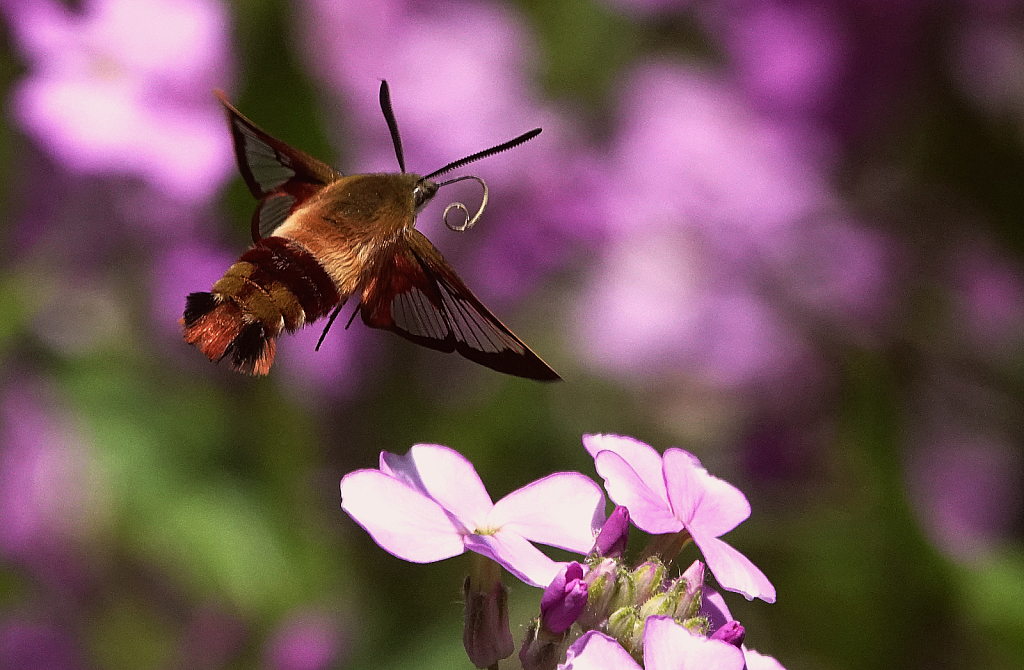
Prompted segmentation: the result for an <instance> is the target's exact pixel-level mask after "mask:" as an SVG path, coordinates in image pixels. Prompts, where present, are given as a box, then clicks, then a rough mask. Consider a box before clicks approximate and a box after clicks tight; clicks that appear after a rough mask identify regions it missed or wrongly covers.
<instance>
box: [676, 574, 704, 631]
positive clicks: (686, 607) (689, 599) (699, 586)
mask: <svg viewBox="0 0 1024 670" xmlns="http://www.w3.org/2000/svg"><path fill="white" fill-rule="evenodd" d="M703 588H704V564H703V563H701V562H700V561H694V562H693V563H692V564H691V565H690V567H688V568H687V569H686V571H685V572H683V574H682V575H680V577H679V578H678V579H677V580H676V582H675V584H673V586H672V587H671V590H673V591H677V592H678V593H679V602H678V605H677V606H676V611H675V612H674V613H673V616H675V618H677V619H679V620H683V619H689V618H691V617H695V616H697V612H698V611H699V610H700V605H701V601H702V600H703V598H702V597H701V593H702V591H703Z"/></svg>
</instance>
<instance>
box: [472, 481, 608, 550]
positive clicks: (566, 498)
mask: <svg viewBox="0 0 1024 670" xmlns="http://www.w3.org/2000/svg"><path fill="white" fill-rule="evenodd" d="M604 506H605V502H604V494H603V493H602V492H601V487H600V486H598V485H597V484H595V483H594V482H593V481H592V480H591V479H590V478H589V477H586V476H584V475H581V474H580V473H578V472H556V473H555V474H552V475H548V476H547V477H544V478H543V479H538V480H537V481H535V482H533V483H532V484H527V485H526V486H524V487H522V488H521V489H517V490H515V491H513V492H512V493H509V494H508V495H507V496H505V497H504V498H502V499H501V500H499V501H498V502H497V503H495V505H494V508H493V509H492V510H491V513H490V514H489V515H488V516H487V521H486V523H487V525H488V527H491V528H494V529H499V528H502V529H507V530H513V531H515V532H516V533H518V534H520V535H522V536H523V537H525V538H527V539H528V540H530V541H532V542H540V543H541V544H547V545H551V546H553V547H560V548H562V549H568V550H569V551H575V552H577V553H580V554H586V553H587V552H589V551H590V549H591V548H592V547H593V546H594V537H595V534H596V532H597V530H598V529H599V528H600V527H601V524H603V523H604Z"/></svg>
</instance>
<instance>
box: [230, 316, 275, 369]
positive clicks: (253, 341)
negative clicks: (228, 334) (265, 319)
mask: <svg viewBox="0 0 1024 670" xmlns="http://www.w3.org/2000/svg"><path fill="white" fill-rule="evenodd" d="M275 349H276V347H275V345H274V338H272V337H268V336H267V331H266V329H265V328H264V327H263V324H262V323H260V322H259V321H253V322H250V323H247V324H245V325H244V326H242V330H241V332H240V333H239V334H238V336H237V337H236V338H235V339H234V340H233V341H232V342H231V344H229V345H228V348H227V349H226V350H225V351H224V356H225V357H228V356H230V361H231V368H232V369H233V370H238V371H239V372H245V373H247V374H250V375H265V374H267V373H268V372H269V371H270V366H271V364H272V363H273V362H274V353H275Z"/></svg>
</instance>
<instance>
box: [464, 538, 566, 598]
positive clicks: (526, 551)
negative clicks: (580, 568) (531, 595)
mask: <svg viewBox="0 0 1024 670" xmlns="http://www.w3.org/2000/svg"><path fill="white" fill-rule="evenodd" d="M465 545H466V549H469V550H470V551H475V552H476V553H478V554H481V555H482V556H486V557H487V558H489V559H491V560H492V561H494V562H496V563H499V564H500V565H502V566H503V567H504V568H505V569H506V570H508V571H509V572H511V573H512V574H513V575H515V576H516V577H518V578H519V579H521V580H523V581H524V582H526V583H527V584H529V585H530V586H539V587H541V588H544V587H545V586H547V585H548V584H550V583H551V582H552V580H554V578H555V577H556V576H557V575H558V571H559V570H561V569H562V565H563V564H562V563H558V562H556V561H553V560H551V559H550V558H548V557H547V556H545V555H544V553H543V552H542V551H541V550H540V549H538V548H537V547H535V546H533V545H532V544H530V543H529V542H528V541H527V540H526V538H524V537H523V536H522V535H519V534H518V533H515V532H511V531H498V532H497V533H495V534H494V535H467V536H466V538H465Z"/></svg>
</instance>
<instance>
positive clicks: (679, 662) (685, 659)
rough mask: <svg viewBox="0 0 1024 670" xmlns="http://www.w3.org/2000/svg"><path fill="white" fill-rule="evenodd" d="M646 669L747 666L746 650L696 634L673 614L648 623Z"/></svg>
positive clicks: (704, 669)
mask: <svg viewBox="0 0 1024 670" xmlns="http://www.w3.org/2000/svg"><path fill="white" fill-rule="evenodd" d="M644 668H645V669H646V670H743V652H742V651H740V650H739V648H737V647H734V646H733V645H731V644H729V643H728V642H723V641H721V640H711V639H708V638H706V637H701V636H699V635H693V634H691V633H690V632H689V631H688V630H686V629H685V628H683V627H682V626H680V625H679V624H677V623H676V622H675V621H674V620H673V619H672V618H671V617H650V618H648V619H647V623H646V625H645V627H644Z"/></svg>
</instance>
